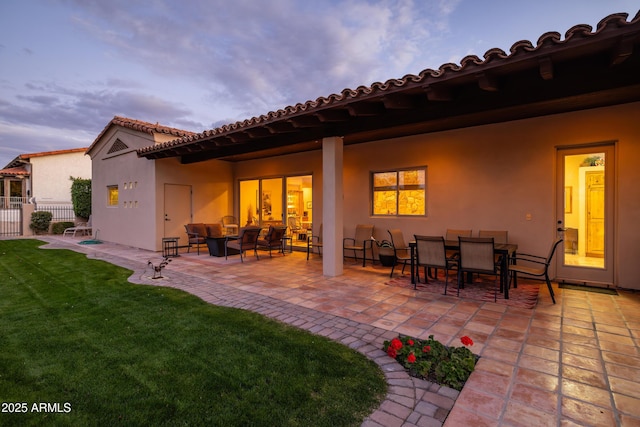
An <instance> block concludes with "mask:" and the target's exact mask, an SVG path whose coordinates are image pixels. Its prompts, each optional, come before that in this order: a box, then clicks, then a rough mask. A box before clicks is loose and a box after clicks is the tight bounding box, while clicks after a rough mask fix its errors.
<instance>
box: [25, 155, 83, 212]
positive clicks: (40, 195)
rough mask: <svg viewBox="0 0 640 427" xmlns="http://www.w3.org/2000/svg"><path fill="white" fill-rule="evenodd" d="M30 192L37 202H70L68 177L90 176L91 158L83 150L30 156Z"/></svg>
mask: <svg viewBox="0 0 640 427" xmlns="http://www.w3.org/2000/svg"><path fill="white" fill-rule="evenodd" d="M29 162H30V163H31V164H32V167H31V188H32V191H33V193H32V194H31V195H32V196H33V197H35V198H36V201H38V202H39V203H42V202H45V203H46V202H71V184H72V181H71V180H70V179H69V177H71V176H72V177H74V178H84V179H89V178H91V159H90V158H89V156H85V154H84V152H78V153H64V154H52V155H49V156H42V157H32V158H30V159H29Z"/></svg>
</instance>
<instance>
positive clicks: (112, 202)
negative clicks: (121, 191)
mask: <svg viewBox="0 0 640 427" xmlns="http://www.w3.org/2000/svg"><path fill="white" fill-rule="evenodd" d="M107 206H118V186H117V185H109V186H107Z"/></svg>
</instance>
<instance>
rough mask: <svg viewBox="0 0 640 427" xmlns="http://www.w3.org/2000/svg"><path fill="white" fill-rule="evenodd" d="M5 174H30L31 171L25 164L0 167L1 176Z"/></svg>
mask: <svg viewBox="0 0 640 427" xmlns="http://www.w3.org/2000/svg"><path fill="white" fill-rule="evenodd" d="M3 175H24V176H27V175H29V172H28V171H27V169H26V168H25V167H24V166H18V167H13V168H6V169H0V176H3Z"/></svg>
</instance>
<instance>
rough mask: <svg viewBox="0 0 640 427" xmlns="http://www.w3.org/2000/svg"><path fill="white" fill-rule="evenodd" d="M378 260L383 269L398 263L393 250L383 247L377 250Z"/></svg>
mask: <svg viewBox="0 0 640 427" xmlns="http://www.w3.org/2000/svg"><path fill="white" fill-rule="evenodd" d="M378 258H380V264H382V265H383V266H385V267H393V266H394V265H396V262H397V261H398V260H397V258H396V254H395V252H394V250H393V248H389V247H384V246H383V247H381V248H380V249H378Z"/></svg>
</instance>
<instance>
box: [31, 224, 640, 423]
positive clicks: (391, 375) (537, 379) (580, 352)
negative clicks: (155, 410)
mask: <svg viewBox="0 0 640 427" xmlns="http://www.w3.org/2000/svg"><path fill="white" fill-rule="evenodd" d="M43 240H46V241H48V242H50V243H51V244H52V245H50V246H49V247H65V248H70V249H73V250H75V251H78V252H83V253H86V254H87V255H88V256H89V257H91V258H97V259H102V260H105V261H108V262H111V263H114V264H117V265H120V266H122V267H126V268H129V269H131V270H133V271H134V273H133V275H132V276H131V278H130V281H132V282H135V283H142V284H148V285H160V286H170V287H174V288H178V289H182V290H184V291H186V292H190V293H192V294H194V295H197V296H198V297H200V298H202V299H203V300H205V301H207V302H209V303H211V304H216V305H221V306H228V307H237V308H243V309H247V310H251V311H255V312H257V313H261V314H263V315H265V316H268V317H271V318H275V319H278V320H280V321H282V322H284V323H288V324H291V325H293V326H296V327H299V328H301V329H305V330H308V331H310V332H312V333H316V334H319V335H323V336H326V337H329V338H330V339H333V340H335V341H337V342H341V343H342V344H344V345H346V346H348V347H350V348H352V349H355V350H357V351H359V352H360V353H362V354H364V355H366V356H367V357H369V358H371V359H372V360H374V361H375V362H376V363H377V364H378V365H379V366H380V368H381V369H382V371H383V372H384V373H385V376H386V379H387V383H388V392H387V396H386V399H385V401H384V402H383V403H382V404H381V406H380V407H379V408H378V409H376V410H375V411H374V412H373V413H372V414H371V415H370V416H369V417H368V418H367V419H366V420H365V421H364V423H363V426H368V427H369V426H370V427H374V426H384V427H388V426H442V425H444V426H445V427H458V426H461V425H474V426H499V425H504V426H519V425H526V426H560V425H603V426H637V425H640V410H638V407H640V391H638V390H640V387H638V383H639V382H640V347H639V346H640V294H638V293H634V292H629V291H621V292H620V293H619V295H618V296H610V295H603V294H596V293H588V292H582V291H567V290H564V289H557V288H556V289H555V292H556V300H557V302H558V303H557V304H556V305H553V304H551V300H550V297H549V294H548V291H547V290H546V286H541V290H540V296H539V302H538V306H537V307H536V308H535V309H533V310H527V309H518V308H512V307H507V306H504V305H499V304H494V303H492V302H487V303H478V302H477V301H468V300H467V301H465V300H460V299H458V298H454V297H449V296H442V295H429V294H424V293H422V292H416V291H413V290H412V289H400V288H395V287H390V286H387V285H386V284H385V282H387V281H388V280H389V278H388V268H385V267H381V266H378V265H376V266H371V265H370V264H369V265H368V266H367V267H365V268H363V267H361V266H359V265H354V264H352V263H350V262H346V263H345V268H344V274H343V275H342V276H339V277H325V276H323V275H322V264H321V262H320V260H319V258H318V257H317V255H316V256H315V257H313V258H312V259H311V260H309V261H306V254H303V253H296V252H294V253H293V254H287V255H286V256H285V257H282V256H274V257H273V258H271V259H270V258H268V257H262V258H261V260H260V261H257V260H255V258H254V257H248V258H247V260H246V262H245V263H244V264H240V262H239V259H236V258H238V257H237V256H236V257H232V258H229V260H227V261H225V260H224V258H222V259H220V258H215V257H209V256H208V255H207V254H201V255H200V256H197V255H196V254H195V253H194V254H181V256H180V257H178V258H174V259H173V260H172V262H171V263H170V264H169V266H168V267H167V268H166V269H165V271H164V273H163V276H164V278H163V279H158V280H152V279H151V274H152V272H151V271H148V270H147V267H146V265H147V261H148V260H149V259H153V260H159V259H160V258H161V257H160V255H159V254H158V253H153V252H149V251H145V250H140V249H135V248H130V247H126V246H122V245H115V244H109V243H105V244H102V245H88V246H84V245H78V244H77V241H78V240H79V239H73V238H68V237H67V238H61V237H56V236H47V237H44V238H43ZM399 333H402V334H406V335H412V336H416V337H418V338H427V337H428V336H429V335H434V336H435V338H436V339H438V340H440V341H441V342H443V343H444V344H454V345H458V342H457V340H458V339H459V337H460V336H462V335H465V334H466V335H469V336H472V338H473V339H474V341H475V343H476V344H475V345H474V346H473V347H471V349H472V350H473V351H474V352H475V353H476V354H479V355H480V356H482V357H481V359H480V361H479V363H478V365H477V368H476V371H474V372H473V373H472V375H471V377H470V378H469V381H468V382H467V384H466V385H465V388H464V389H463V390H462V392H461V393H458V392H456V391H455V390H452V389H450V388H447V387H440V386H438V385H437V384H432V383H429V382H427V381H423V380H419V379H416V378H411V377H409V376H408V375H407V374H406V372H405V371H404V369H403V368H402V367H401V366H400V365H399V364H398V363H397V362H395V361H394V360H392V359H390V358H389V357H388V356H387V355H386V354H385V352H384V351H382V349H381V347H382V343H383V341H384V340H388V339H391V338H393V337H394V336H396V335H397V334H399Z"/></svg>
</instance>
